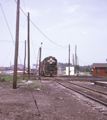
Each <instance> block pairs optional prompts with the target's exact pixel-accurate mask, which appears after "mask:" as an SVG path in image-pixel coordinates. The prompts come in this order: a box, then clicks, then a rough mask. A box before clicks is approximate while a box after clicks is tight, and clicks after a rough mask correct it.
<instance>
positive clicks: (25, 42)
mask: <svg viewBox="0 0 107 120" xmlns="http://www.w3.org/2000/svg"><path fill="white" fill-rule="evenodd" d="M25 67H26V40H25V57H24V69H23V79H24V75H25Z"/></svg>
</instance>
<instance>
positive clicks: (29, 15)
mask: <svg viewBox="0 0 107 120" xmlns="http://www.w3.org/2000/svg"><path fill="white" fill-rule="evenodd" d="M29 16H30V15H29V12H28V79H30V23H29V20H30V18H29Z"/></svg>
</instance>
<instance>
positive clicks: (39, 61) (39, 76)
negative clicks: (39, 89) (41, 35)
mask: <svg viewBox="0 0 107 120" xmlns="http://www.w3.org/2000/svg"><path fill="white" fill-rule="evenodd" d="M39 51H40V52H39V79H40V76H41V47H40V48H39Z"/></svg>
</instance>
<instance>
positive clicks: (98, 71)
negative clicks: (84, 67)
mask: <svg viewBox="0 0 107 120" xmlns="http://www.w3.org/2000/svg"><path fill="white" fill-rule="evenodd" d="M93 76H107V63H93Z"/></svg>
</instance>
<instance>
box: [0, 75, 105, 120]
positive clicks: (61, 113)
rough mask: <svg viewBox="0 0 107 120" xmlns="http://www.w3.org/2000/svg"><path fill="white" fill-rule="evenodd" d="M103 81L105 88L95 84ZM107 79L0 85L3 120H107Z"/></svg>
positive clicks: (44, 79)
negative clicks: (13, 86)
mask: <svg viewBox="0 0 107 120" xmlns="http://www.w3.org/2000/svg"><path fill="white" fill-rule="evenodd" d="M96 81H98V82H99V83H100V81H104V82H105V84H103V85H102V84H101V85H100V84H96ZM106 83H107V79H106V78H105V79H104V78H91V77H90V78H85V77H83V78H82V77H80V78H79V77H72V78H71V77H41V79H40V80H39V79H38V78H35V79H31V80H28V81H26V80H20V81H17V89H13V88H12V81H9V82H8V81H2V82H0V120H106V119H107V85H106Z"/></svg>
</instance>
